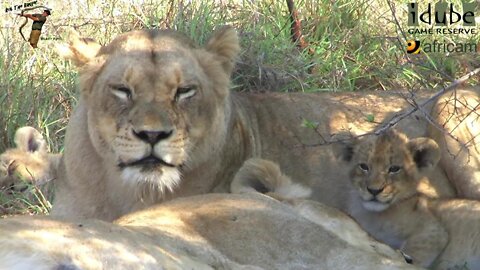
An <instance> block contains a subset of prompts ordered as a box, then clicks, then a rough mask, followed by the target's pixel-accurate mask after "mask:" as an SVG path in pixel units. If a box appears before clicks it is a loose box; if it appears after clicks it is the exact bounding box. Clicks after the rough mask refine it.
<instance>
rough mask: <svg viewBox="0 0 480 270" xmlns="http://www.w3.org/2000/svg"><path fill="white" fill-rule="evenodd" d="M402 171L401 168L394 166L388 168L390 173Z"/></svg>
mask: <svg viewBox="0 0 480 270" xmlns="http://www.w3.org/2000/svg"><path fill="white" fill-rule="evenodd" d="M399 171H400V166H396V165H392V166H390V168H388V173H397V172H399Z"/></svg>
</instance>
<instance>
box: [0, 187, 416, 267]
mask: <svg viewBox="0 0 480 270" xmlns="http://www.w3.org/2000/svg"><path fill="white" fill-rule="evenodd" d="M317 207H318V206H317V205H316V204H315V202H312V204H307V205H305V204H304V205H302V206H300V207H298V208H293V207H290V206H287V205H285V204H282V203H279V202H277V201H275V200H273V199H271V198H268V197H266V196H263V195H255V194H253V195H235V194H207V195H199V196H191V197H188V198H181V199H176V200H172V201H170V202H165V203H164V204H161V205H158V206H155V207H152V208H149V209H147V210H144V211H139V212H136V213H132V214H130V215H127V216H125V217H122V218H120V219H119V220H116V221H114V223H113V224H112V223H106V222H102V221H98V220H91V219H89V220H77V221H65V220H62V219H58V218H53V217H39V216H36V217H16V218H9V219H4V220H1V221H0V232H1V233H0V268H2V269H12V270H16V269H92V270H95V269H106V268H108V269H158V268H159V267H160V268H162V269H163V268H164V269H332V268H341V269H346V268H348V269H373V268H375V269H417V268H415V267H413V266H411V265H408V264H406V263H405V262H404V261H403V257H402V256H401V255H400V254H399V253H397V252H394V251H393V250H392V249H390V248H388V247H387V246H385V245H383V244H380V243H378V242H375V241H373V240H372V239H371V238H369V237H368V236H367V235H366V234H365V232H363V231H362V230H360V229H359V228H355V227H349V231H348V233H349V235H348V237H346V236H345V232H344V231H343V229H344V227H335V226H330V228H325V226H324V225H322V223H321V222H319V223H317V222H315V220H316V219H317V220H318V219H320V220H322V221H323V222H330V223H335V221H338V222H340V224H344V222H342V220H347V222H348V219H349V218H348V217H346V216H345V215H343V216H342V215H339V216H336V214H331V213H329V214H325V213H327V212H325V211H324V209H323V208H322V207H320V208H317ZM317 213H320V215H317ZM325 215H327V216H328V220H327V218H326V217H327V216H325ZM344 226H345V225H344ZM279 247H281V248H279ZM22 267H23V268H22Z"/></svg>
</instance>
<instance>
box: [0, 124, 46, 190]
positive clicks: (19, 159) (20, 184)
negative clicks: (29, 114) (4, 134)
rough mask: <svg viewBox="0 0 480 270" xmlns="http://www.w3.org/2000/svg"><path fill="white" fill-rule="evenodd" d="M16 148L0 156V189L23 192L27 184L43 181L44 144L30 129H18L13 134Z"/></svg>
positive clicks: (34, 131)
mask: <svg viewBox="0 0 480 270" xmlns="http://www.w3.org/2000/svg"><path fill="white" fill-rule="evenodd" d="M15 144H16V148H12V149H8V150H7V151H5V152H4V153H2V154H1V155H0V188H1V189H4V190H5V189H6V190H12V191H23V190H24V189H26V188H27V185H28V183H34V182H37V181H39V180H47V179H43V178H44V177H45V176H46V174H47V171H48V160H47V157H46V155H47V148H46V142H45V140H44V139H43V137H42V135H41V134H40V133H39V132H38V131H37V130H35V129H34V128H32V127H22V128H19V129H18V130H17V131H16V133H15Z"/></svg>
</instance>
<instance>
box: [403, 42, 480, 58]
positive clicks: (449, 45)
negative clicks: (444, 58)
mask: <svg viewBox="0 0 480 270" xmlns="http://www.w3.org/2000/svg"><path fill="white" fill-rule="evenodd" d="M421 51H424V52H426V53H436V52H441V53H454V52H455V53H476V52H477V51H478V45H477V43H474V42H472V43H468V42H467V43H461V42H457V43H453V42H438V41H437V40H434V41H432V42H420V40H413V39H411V40H407V53H409V54H418V53H420V52H421Z"/></svg>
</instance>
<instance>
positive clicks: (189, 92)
mask: <svg viewBox="0 0 480 270" xmlns="http://www.w3.org/2000/svg"><path fill="white" fill-rule="evenodd" d="M196 93H197V90H196V88H195V86H185V87H179V88H177V92H176V93H175V99H176V100H177V101H180V100H183V99H187V98H191V97H193V96H194V95H195V94H196Z"/></svg>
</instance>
